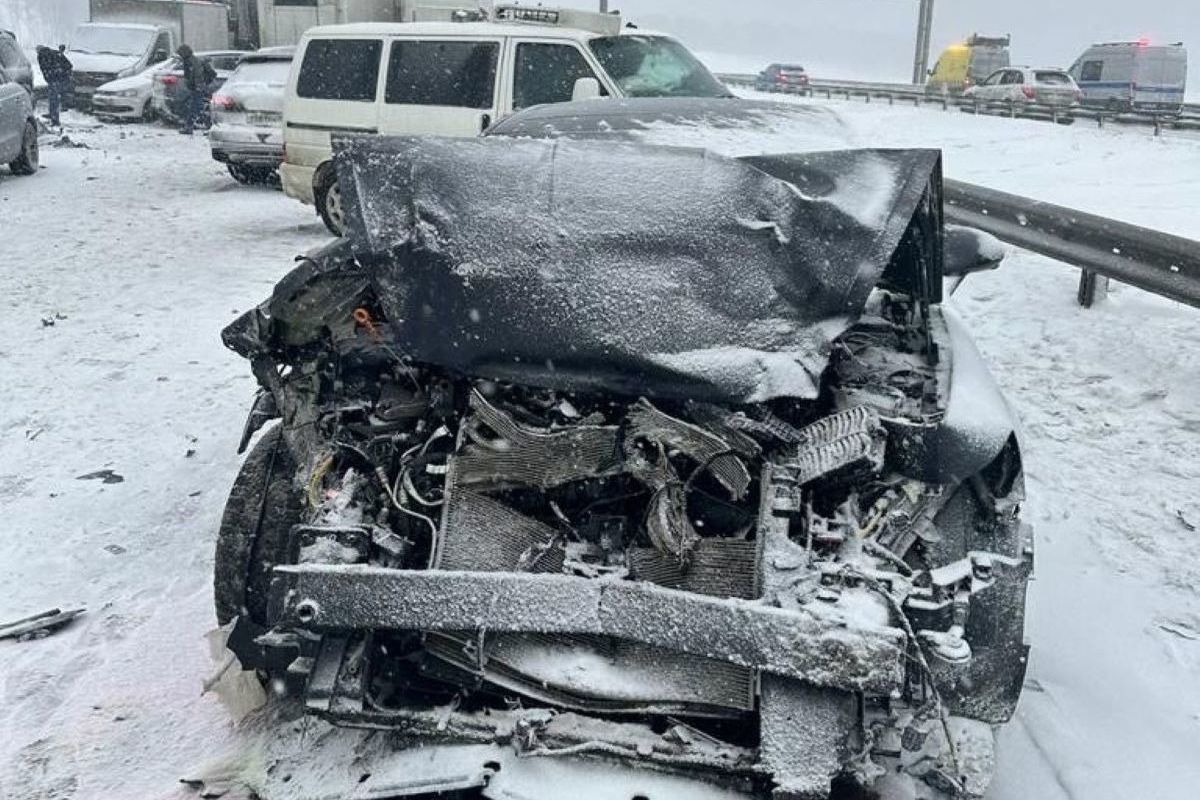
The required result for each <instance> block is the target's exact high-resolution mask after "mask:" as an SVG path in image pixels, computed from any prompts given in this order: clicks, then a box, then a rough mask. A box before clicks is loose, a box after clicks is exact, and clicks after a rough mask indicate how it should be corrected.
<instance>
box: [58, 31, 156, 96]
mask: <svg viewBox="0 0 1200 800" xmlns="http://www.w3.org/2000/svg"><path fill="white" fill-rule="evenodd" d="M176 44H177V42H176V39H175V32H174V30H173V29H172V28H170V27H165V26H161V25H151V24H145V23H135V22H85V23H83V24H81V25H79V26H77V27H76V28H75V32H74V33H73V34H72V35H71V43H70V45H69V46H68V47H67V58H69V59H70V60H71V64H72V65H73V66H74V67H75V71H74V72H73V73H72V74H71V80H72V84H73V86H74V97H73V98H72V102H73V104H74V105H75V107H76V108H80V109H84V110H91V106H92V95H93V94H94V93H95V92H96V89H97V88H99V87H100V86H103V85H104V84H106V83H108V82H110V81H114V80H119V79H120V78H128V77H131V76H133V75H137V74H138V73H140V72H142V71H143V70H145V69H146V68H147V67H149V66H152V65H154V64H161V63H163V62H164V61H166V60H167V59H168V58H170V57H171V53H173V52H174V51H175V46H176Z"/></svg>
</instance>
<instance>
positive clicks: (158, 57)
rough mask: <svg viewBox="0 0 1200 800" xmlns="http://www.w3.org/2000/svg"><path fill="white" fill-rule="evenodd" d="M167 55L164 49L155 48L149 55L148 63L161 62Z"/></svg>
mask: <svg viewBox="0 0 1200 800" xmlns="http://www.w3.org/2000/svg"><path fill="white" fill-rule="evenodd" d="M169 55H170V54H169V53H167V51H165V50H155V51H154V53H153V55H151V56H150V63H151V64H161V63H162V62H164V61H166V60H167V57H168V56H169Z"/></svg>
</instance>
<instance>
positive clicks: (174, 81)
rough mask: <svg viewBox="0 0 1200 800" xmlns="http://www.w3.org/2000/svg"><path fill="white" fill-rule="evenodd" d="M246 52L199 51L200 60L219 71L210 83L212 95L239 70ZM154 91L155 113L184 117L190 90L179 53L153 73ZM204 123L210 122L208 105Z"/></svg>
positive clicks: (178, 117) (163, 116)
mask: <svg viewBox="0 0 1200 800" xmlns="http://www.w3.org/2000/svg"><path fill="white" fill-rule="evenodd" d="M244 55H246V51H245V50H212V51H208V52H203V53H196V58H198V59H200V62H201V63H204V64H210V65H212V68H213V71H214V72H216V73H217V77H216V78H215V79H214V80H213V82H212V83H211V84H209V86H208V91H209V93H210V94H211V93H212V92H215V91H217V90H218V89H220V88H221V86H222V85H224V83H225V81H226V80H228V79H229V76H230V75H232V74H233V71H234V70H235V69H237V65H238V62H239V61H241V59H242V56H244ZM151 92H152V99H151V101H150V102H151V103H152V104H153V105H154V111H155V113H156V114H157V115H158V116H159V117H160V118H161V119H165V120H168V121H177V120H180V119H182V118H183V115H184V104H185V103H186V102H187V92H186V91H185V87H184V85H183V66H182V65H181V63H180V61H179V57H178V56H173V57H172V59H171V66H170V68H169V69H165V70H163V71H162V72H159V73H157V74H156V75H155V76H154V84H153V86H152V87H151ZM202 122H204V123H205V124H207V122H208V109H207V108H206V109H205V111H204V116H203V118H202Z"/></svg>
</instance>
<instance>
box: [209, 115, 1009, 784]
mask: <svg viewBox="0 0 1200 800" xmlns="http://www.w3.org/2000/svg"><path fill="white" fill-rule="evenodd" d="M634 108H636V103H635V104H634ZM543 122H544V121H543ZM606 125H607V128H606V129H611V128H612V127H614V126H612V125H610V124H608V123H606ZM538 127H539V128H540V129H542V130H550V129H551V128H552V127H553V126H546V125H544V124H542V122H539V123H538ZM616 127H619V126H616ZM335 152H336V154H335V160H336V163H337V168H338V170H339V180H340V181H341V184H342V186H344V187H346V192H345V193H346V207H347V215H348V228H349V230H348V234H347V236H346V238H345V239H342V240H339V241H337V242H335V243H333V244H331V245H329V246H327V247H325V248H322V249H320V250H318V251H315V252H313V253H310V254H309V255H307V256H306V257H304V258H302V259H301V260H300V261H299V263H298V265H297V266H296V267H295V269H293V271H292V272H291V273H290V274H288V275H287V277H285V278H284V279H283V280H282V281H281V282H280V283H279V284H278V286H277V287H276V289H275V291H274V293H273V295H272V296H271V297H270V298H269V299H268V300H267V301H266V302H265V303H263V304H262V305H261V306H260V307H258V308H257V309H254V310H252V311H250V312H248V313H246V314H244V315H243V316H242V317H241V318H239V319H238V320H237V321H236V322H235V323H234V324H232V325H231V326H229V327H228V328H227V329H226V330H225V332H224V340H225V342H226V344H227V345H228V346H229V347H230V348H232V349H233V350H234V351H236V352H238V353H239V354H241V355H242V356H244V357H245V358H247V359H248V360H249V362H250V365H251V368H252V370H253V372H254V374H255V376H256V377H257V379H258V381H259V383H260V385H261V390H260V393H259V396H258V398H257V400H256V402H255V405H254V408H253V410H252V412H251V414H250V418H249V420H248V421H247V426H246V431H245V435H244V437H243V442H242V446H243V448H245V447H247V446H248V444H249V443H250V442H251V441H254V445H253V447H252V449H250V452H249V455H248V456H247V458H246V461H245V464H244V466H243V468H242V471H241V473H240V474H239V476H238V477H237V479H236V482H235V484H234V486H233V489H232V492H231V494H230V497H229V501H228V505H227V507H226V510H225V516H224V519H223V521H222V525H221V530H220V535H219V542H218V546H217V559H216V577H215V590H216V606H217V615H218V618H219V620H220V622H222V623H227V624H231V626H232V632H231V634H230V638H229V647H230V648H231V649H232V650H233V651H234V652H235V653H236V655H237V658H238V660H239V661H240V663H241V665H242V667H243V668H245V669H249V670H256V671H258V672H259V673H260V675H261V676H262V677H263V678H264V679H266V680H269V681H271V683H272V685H273V686H275V687H276V688H277V689H278V690H279V691H280V692H286V693H290V694H294V695H296V696H298V697H300V698H302V701H303V703H304V705H305V707H306V709H307V711H308V712H310V713H312V714H315V715H317V716H319V717H322V718H324V719H326V720H329V721H331V722H333V723H334V724H337V725H343V726H351V727H362V728H370V729H379V730H386V731H390V732H391V735H392V736H394V744H395V750H396V753H397V758H398V759H403V758H406V757H410V758H412V757H413V754H414V753H418V754H420V759H419V764H418V763H417V761H416V760H414V761H413V762H412V766H411V769H410V768H407V767H406V768H405V769H403V770H399V771H398V772H393V774H392V776H391V778H390V781H391V782H390V783H389V784H388V787H387V791H388V792H389V793H388V794H387V795H386V796H389V797H391V796H397V797H433V796H448V795H444V794H440V793H446V792H450V793H455V794H452V795H450V796H455V797H490V798H496V797H525V798H531V797H543V796H544V797H547V798H551V797H561V796H563V791H564V783H563V782H567V781H569V783H567V784H566V785H569V786H570V787H571V789H570V791H571V793H572V795H573V796H577V797H587V798H591V797H596V798H613V799H614V800H616V799H617V798H619V799H620V800H630V798H678V797H687V798H708V797H713V798H718V797H720V798H765V797H774V798H824V797H828V796H830V795H831V793H832V795H833V796H835V797H857V796H864V794H863V793H866V794H865V796H883V797H892V796H895V797H912V798H950V797H979V796H981V795H982V794H983V792H984V790H985V788H986V785H987V782H988V780H989V778H990V775H991V771H992V762H993V749H992V745H993V726H995V725H998V724H1000V723H1003V722H1005V721H1006V720H1007V719H1008V718H1009V717H1010V716H1011V715H1012V713H1013V710H1014V708H1015V704H1016V702H1017V699H1018V695H1019V692H1020V689H1021V685H1022V681H1023V676H1024V670H1025V662H1026V657H1027V652H1028V651H1027V648H1026V646H1025V644H1024V643H1023V627H1024V598H1025V587H1026V583H1027V581H1028V579H1029V576H1030V572H1031V568H1032V537H1031V535H1030V531H1029V529H1028V527H1027V526H1026V525H1025V524H1023V523H1022V522H1021V520H1020V516H1019V510H1020V504H1021V502H1022V491H1023V480H1022V468H1021V455H1020V449H1019V444H1018V439H1017V434H1016V427H1015V424H1014V421H1013V416H1012V414H1011V413H1010V411H1009V409H1008V407H1007V405H1006V403H1005V401H1004V399H1003V397H1002V396H1001V394H1000V392H999V390H998V389H997V387H996V385H995V383H994V382H993V380H992V379H991V378H990V376H989V374H988V372H987V370H986V368H985V367H984V365H983V363H982V360H981V358H980V356H979V355H978V353H977V352H976V350H975V349H974V346H973V345H972V343H971V341H970V338H969V336H968V334H967V332H966V331H965V330H964V328H963V325H962V323H961V322H959V321H958V320H957V318H956V317H955V316H954V315H953V314H952V313H951V312H950V311H949V310H947V309H945V308H944V307H943V305H942V300H943V279H945V278H949V277H955V276H958V277H961V276H962V275H964V274H965V273H966V272H969V271H973V270H976V269H982V268H990V267H994V266H995V265H996V263H997V259H998V257H999V256H998V255H997V254H996V253H994V252H992V251H991V250H990V249H989V244H990V243H989V242H988V241H987V240H986V238H985V237H982V236H977V235H974V234H973V233H972V232H970V231H964V230H962V229H950V230H947V227H946V226H945V225H944V224H943V220H942V200H941V162H940V154H939V153H938V152H937V151H925V150H895V151H888V150H827V151H819V152H808V153H797V154H790V155H776V156H760V157H754V158H749V159H736V158H729V157H726V156H721V155H717V154H715V153H713V152H711V151H705V150H701V149H692V148H679V147H664V146H660V145H654V144H647V143H644V142H637V141H630V140H602V141H595V140H590V139H588V138H587V137H582V138H579V139H574V138H569V137H567V138H556V137H541V138H530V137H522V138H505V137H501V136H489V137H483V138H479V139H474V140H445V139H433V138H424V139H422V138H384V137H346V138H342V139H339V140H337V142H336V147H335ZM276 420H277V421H276ZM261 428H265V432H262V433H257V434H256V432H258V431H259V429H261ZM255 435H257V439H256V440H255V439H254V438H253V437H254V436H255ZM406 763H407V762H406ZM539 765H541V766H539ZM550 776H553V778H551V777H550ZM369 778H370V776H364V778H363V780H364V781H367V780H368V779H369ZM355 796H358V795H355ZM363 796H368V795H363ZM369 796H377V795H374V794H370V795H369ZM378 796H383V795H382V794H381V795H378Z"/></svg>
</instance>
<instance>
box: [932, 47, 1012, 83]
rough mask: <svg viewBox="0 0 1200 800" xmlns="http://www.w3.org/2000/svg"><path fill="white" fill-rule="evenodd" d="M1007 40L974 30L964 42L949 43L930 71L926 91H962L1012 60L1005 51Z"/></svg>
mask: <svg viewBox="0 0 1200 800" xmlns="http://www.w3.org/2000/svg"><path fill="white" fill-rule="evenodd" d="M1010 43H1011V38H1010V37H1008V36H981V35H979V34H978V33H974V34H971V36H970V38H968V39H967V40H966V41H965V42H958V43H956V44H952V45H950V46H949V47H947V48H946V49H945V50H943V51H942V54H941V55H940V56H938V60H937V62H936V63H935V64H934V65H933V69H931V70H930V71H929V80H928V81H927V82H926V84H925V89H926V91H928V92H931V93H935V94H952V95H955V94H962V93H963V92H965V91H966V90H967V89H969V88H970V87H972V86H974V85H975V84H977V83H979V82H980V81H982V80H983V79H985V78H987V77H988V76H989V75H991V74H992V73H993V72H995V71H996V70H998V69H1001V68H1003V67H1007V66H1008V65H1009V64H1010V63H1012V62H1011V61H1010V60H1009V53H1008V46H1009V44H1010Z"/></svg>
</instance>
